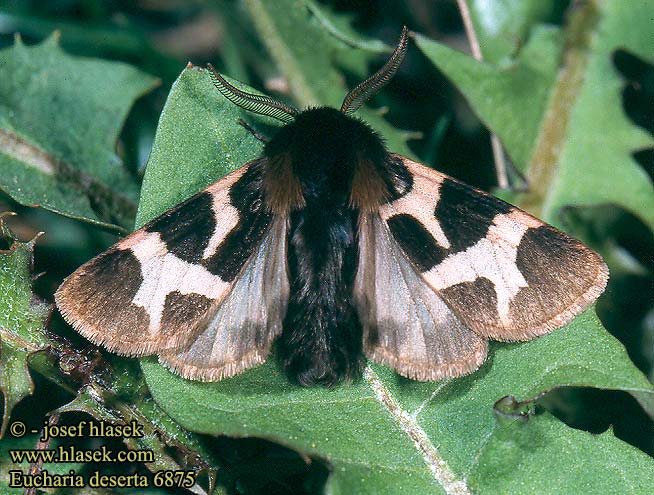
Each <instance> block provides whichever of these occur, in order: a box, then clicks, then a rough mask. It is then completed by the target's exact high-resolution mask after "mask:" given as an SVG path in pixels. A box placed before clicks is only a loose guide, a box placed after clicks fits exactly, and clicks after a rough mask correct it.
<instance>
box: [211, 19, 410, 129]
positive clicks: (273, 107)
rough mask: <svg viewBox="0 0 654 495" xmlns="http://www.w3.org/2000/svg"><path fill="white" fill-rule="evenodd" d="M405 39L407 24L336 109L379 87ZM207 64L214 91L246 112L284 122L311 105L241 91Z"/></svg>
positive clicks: (400, 56) (349, 108)
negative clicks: (377, 64)
mask: <svg viewBox="0 0 654 495" xmlns="http://www.w3.org/2000/svg"><path fill="white" fill-rule="evenodd" d="M408 42H409V32H408V30H407V27H406V26H404V28H403V29H402V36H401V37H400V41H399V42H398V44H397V46H396V47H395V50H394V51H393V54H392V55H391V56H390V58H389V59H388V60H387V61H386V63H385V64H384V66H383V67H382V68H381V69H379V70H378V71H377V72H375V73H374V74H373V75H372V76H370V77H369V78H368V79H366V80H365V81H363V82H361V83H359V85H357V86H356V87H355V88H354V89H353V90H352V91H350V92H349V93H348V94H347V96H346V97H345V99H344V100H343V104H342V105H341V110H340V113H341V114H343V115H349V114H352V113H354V112H356V111H357V110H358V109H359V108H361V107H362V106H363V104H364V103H365V102H366V101H368V100H369V99H370V98H372V97H373V96H374V95H375V94H377V92H379V90H380V89H381V88H383V87H384V86H385V85H386V84H388V82H389V81H390V80H391V78H392V77H393V76H394V75H395V73H396V72H397V70H398V69H399V67H400V65H401V64H402V61H403V60H404V56H405V55H406V50H407V46H408ZM207 68H208V69H209V72H210V74H211V78H212V80H213V83H214V85H215V86H216V88H218V91H220V92H221V93H222V95H223V96H225V97H226V98H227V99H228V100H229V101H231V102H232V103H235V104H236V105H238V106H239V107H241V108H244V109H245V110H249V111H250V112H254V113H258V114H261V115H266V116H268V117H272V118H275V119H277V120H281V121H282V122H285V123H290V122H293V121H295V120H296V119H297V118H298V116H300V115H304V114H306V113H308V112H311V111H312V110H313V109H308V110H305V111H304V112H300V111H299V110H298V109H297V108H295V107H293V106H291V105H287V104H285V103H282V102H280V101H277V100H275V99H273V98H270V97H269V96H263V95H256V94H253V93H247V92H245V91H241V90H240V89H238V88H237V87H235V86H234V85H232V84H230V83H229V82H227V80H226V79H225V78H224V77H222V76H221V75H220V73H219V72H218V71H216V69H214V68H213V66H212V65H211V64H207Z"/></svg>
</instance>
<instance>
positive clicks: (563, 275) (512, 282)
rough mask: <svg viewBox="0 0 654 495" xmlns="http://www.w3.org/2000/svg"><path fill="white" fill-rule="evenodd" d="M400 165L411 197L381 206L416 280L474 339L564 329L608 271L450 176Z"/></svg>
mask: <svg viewBox="0 0 654 495" xmlns="http://www.w3.org/2000/svg"><path fill="white" fill-rule="evenodd" d="M394 157H395V158H397V159H401V160H402V161H403V163H404V165H405V166H406V167H407V170H408V171H409V172H410V174H411V175H412V177H413V184H412V188H411V190H410V191H409V192H408V193H407V194H405V195H404V196H402V197H400V198H399V199H396V200H394V201H392V202H390V203H388V204H385V205H383V206H382V207H381V208H380V215H381V218H382V219H383V221H384V222H385V223H386V225H387V227H388V229H389V230H390V232H391V234H392V236H393V238H394V240H395V241H396V242H397V243H398V244H399V246H400V247H401V249H402V251H403V252H404V254H405V255H406V257H407V258H408V259H409V261H410V262H411V263H412V265H413V266H414V267H415V268H416V270H417V271H418V273H419V274H420V275H421V277H422V279H423V280H424V281H425V282H426V283H427V284H428V285H429V287H431V288H432V289H433V290H434V291H435V292H436V293H437V294H438V296H439V297H440V298H442V300H443V301H444V302H445V304H446V305H447V306H448V307H449V308H450V309H451V310H452V311H453V312H454V314H455V315H456V317H457V318H459V319H460V320H461V322H462V323H463V324H465V325H466V326H467V327H468V328H470V329H472V330H473V331H474V332H475V333H476V334H477V335H479V336H481V337H484V338H490V339H494V340H502V341H523V340H529V339H531V338H533V337H535V336H538V335H542V334H545V333H547V332H550V331H551V330H554V329H555V328H558V327H561V326H563V325H565V324H566V323H568V322H569V321H570V320H571V319H572V318H574V317H575V316H576V315H578V314H579V313H580V312H581V311H583V310H584V309H585V308H586V307H587V306H589V305H590V304H591V303H592V302H593V301H595V299H597V297H598V296H599V295H600V294H601V293H602V291H603V290H604V288H605V286H606V282H607V279H608V269H607V267H606V265H605V264H604V262H603V261H602V258H601V257H600V256H599V255H597V254H596V253H594V252H593V251H591V250H590V249H588V248H587V247H586V246H584V245H583V244H582V243H581V242H579V241H578V240H576V239H574V238H572V237H570V236H568V235H566V234H564V233H563V232H560V231H559V230H557V229H555V228H554V227H552V226H550V225H547V224H545V223H543V222H541V221H540V220H538V219H536V218H534V217H533V216H531V215H529V214H528V213H525V212H524V211H522V210H520V209H518V208H516V207H514V206H512V205H510V204H508V203H505V202H504V201H501V200H499V199H497V198H495V197H493V196H491V195H489V194H486V193H484V192H482V191H479V190H477V189H474V188H472V187H470V186H467V185H465V184H462V183H460V182H458V181H456V180H454V179H452V178H451V177H448V176H446V175H444V174H441V173H439V172H437V171H435V170H433V169H430V168H428V167H425V166H424V165H420V164H419V163H416V162H413V161H411V160H409V159H407V158H403V157H399V156H395V155H394Z"/></svg>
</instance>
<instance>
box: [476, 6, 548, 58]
mask: <svg viewBox="0 0 654 495" xmlns="http://www.w3.org/2000/svg"><path fill="white" fill-rule="evenodd" d="M465 1H466V3H467V4H468V8H469V9H470V16H471V18H472V23H473V26H474V29H475V33H476V35H477V39H478V41H479V48H480V49H481V53H482V57H483V59H484V60H485V61H486V62H489V63H491V64H497V65H501V64H503V63H507V64H510V63H511V62H512V60H511V59H512V57H513V55H514V54H515V53H516V52H517V51H518V50H519V49H520V47H521V46H522V45H524V44H525V43H524V42H525V40H526V39H527V38H528V36H529V33H530V30H531V28H532V26H533V25H534V24H537V23H539V22H544V21H546V20H548V19H549V18H550V17H552V14H554V13H555V12H556V9H557V8H558V7H559V5H557V4H559V2H557V1H556V0H495V1H493V2H488V1H486V0H465Z"/></svg>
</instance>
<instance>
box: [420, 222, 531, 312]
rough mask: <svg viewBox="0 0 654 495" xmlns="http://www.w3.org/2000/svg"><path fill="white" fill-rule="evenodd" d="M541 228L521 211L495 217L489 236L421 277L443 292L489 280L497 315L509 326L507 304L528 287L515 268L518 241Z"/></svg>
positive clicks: (450, 256) (452, 255)
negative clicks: (457, 286) (493, 289)
mask: <svg viewBox="0 0 654 495" xmlns="http://www.w3.org/2000/svg"><path fill="white" fill-rule="evenodd" d="M540 225H542V223H541V222H539V221H538V220H536V219H534V218H532V217H530V216H529V215H526V214H524V213H522V212H520V211H517V210H516V211H512V212H510V213H507V214H501V215H496V216H495V218H494V219H493V224H492V225H491V226H490V228H489V229H488V234H487V235H486V237H484V238H483V239H481V240H479V241H478V242H477V243H476V244H475V245H474V246H471V247H470V248H468V249H466V250H465V251H461V252H458V253H454V254H451V255H449V256H448V257H447V258H445V260H443V261H442V262H441V263H439V264H438V265H436V266H434V267H433V268H432V269H431V270H429V271H428V272H426V273H425V274H424V277H425V278H426V279H427V281H428V282H429V284H430V285H431V286H432V287H433V288H434V290H442V289H446V288H448V287H452V286H453V285H456V284H460V283H463V282H474V281H475V280H476V279H478V278H482V277H483V278H486V279H488V280H490V281H491V282H492V283H493V285H494V287H495V293H496V295H497V312H498V315H499V317H500V320H501V321H502V323H504V324H508V323H510V319H509V304H510V303H511V301H512V300H513V298H514V297H515V296H516V294H517V293H518V292H519V291H520V289H521V288H523V287H527V286H528V285H529V284H528V283H527V281H526V280H525V278H524V277H523V275H522V273H521V272H520V270H519V269H518V266H517V265H516V256H517V253H518V246H519V245H520V240H521V239H522V237H523V236H524V234H525V232H527V230H528V229H529V228H530V227H538V226H540Z"/></svg>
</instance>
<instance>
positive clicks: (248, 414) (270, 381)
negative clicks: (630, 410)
mask: <svg viewBox="0 0 654 495" xmlns="http://www.w3.org/2000/svg"><path fill="white" fill-rule="evenodd" d="M142 367H143V369H144V372H145V375H146V380H147V382H148V386H149V388H150V391H151V392H152V394H153V396H154V397H155V399H156V401H157V402H158V403H159V404H160V405H161V406H162V407H163V408H164V409H165V410H166V411H167V412H168V413H169V414H171V415H172V416H173V418H175V419H176V420H177V421H179V422H180V423H181V424H182V425H183V426H184V427H185V428H188V429H191V430H194V431H199V432H203V433H213V434H228V435H236V436H261V437H265V438H268V439H271V440H274V441H277V442H279V443H282V444H284V445H286V446H289V447H292V448H295V449H297V450H299V451H300V452H302V453H304V454H306V455H314V456H317V457H320V458H322V459H326V460H327V461H329V462H330V464H331V465H332V477H331V478H330V481H329V483H330V487H331V489H332V490H333V491H334V493H364V494H365V493H380V492H383V493H402V492H403V490H404V491H405V490H406V486H411V493H414V494H422V493H443V492H449V493H453V492H454V490H455V489H457V487H458V489H459V490H461V492H460V493H466V491H465V487H466V480H467V479H469V478H470V476H471V475H472V474H474V473H476V472H478V471H479V470H481V469H486V467H485V464H484V463H482V461H480V460H479V459H480V456H481V455H483V454H484V452H485V451H486V449H487V448H488V447H487V446H488V444H489V442H493V441H495V439H496V438H498V439H499V440H498V441H500V440H502V439H503V438H505V437H506V435H504V433H503V431H504V430H503V429H504V426H503V424H502V423H498V422H497V421H496V419H495V417H494V415H493V404H494V402H495V401H496V400H497V399H499V398H500V397H503V396H505V395H509V394H513V395H517V396H518V397H522V398H532V397H536V396H538V395H539V394H540V393H542V392H544V391H547V390H550V389H551V388H553V387H557V386H564V385H571V386H572V385H574V386H595V387H601V388H611V389H623V390H629V391H630V392H632V393H633V392H638V393H639V394H641V395H642V396H644V397H645V398H646V400H648V401H649V404H650V406H651V403H652V397H654V393H653V390H652V386H651V384H649V382H648V381H647V380H646V378H645V377H644V376H643V375H642V374H641V373H640V372H639V371H638V370H636V369H635V368H634V367H633V365H631V364H630V362H629V360H628V358H627V356H626V353H625V351H624V349H623V348H622V346H621V345H620V344H619V343H618V342H617V341H616V340H615V339H613V338H612V337H611V336H609V335H608V334H607V333H606V332H604V331H603V330H602V329H601V326H600V324H599V322H598V321H597V319H596V317H595V316H594V315H593V313H592V312H590V311H589V312H586V313H585V314H584V315H583V316H582V317H580V318H577V319H576V320H575V321H574V322H573V323H571V324H570V325H568V326H567V327H566V328H564V329H561V330H558V331H557V332H555V333H554V334H551V335H547V336H545V337H541V338H539V339H537V340H534V341H532V342H529V343H525V344H513V345H497V344H496V345H494V346H493V347H492V350H491V354H490V358H489V360H488V361H487V363H486V364H485V365H484V366H482V368H481V370H479V371H478V372H476V373H474V374H473V375H470V376H468V377H464V378H460V379H456V380H450V381H443V382H439V383H418V382H413V381H411V380H406V379H403V378H401V377H398V376H397V375H396V374H395V373H393V372H392V371H391V370H388V369H386V368H384V367H382V366H378V365H373V366H372V367H370V368H368V369H367V370H366V372H365V375H364V378H363V379H361V380H359V381H357V382H356V383H354V384H352V385H343V386H340V387H336V388H334V389H329V390H326V389H322V388H312V389H303V388H299V387H296V386H293V385H291V384H290V383H289V382H288V380H287V378H286V377H285V375H284V374H283V373H281V372H280V370H279V369H278V366H277V365H276V362H275V361H274V358H271V359H270V360H269V362H268V363H267V364H266V365H264V366H261V367H258V368H255V369H253V370H250V371H247V372H245V373H244V374H242V375H240V376H237V377H234V378H232V379H228V380H224V381H222V382H218V383H199V382H190V381H188V380H184V379H182V378H180V377H178V376H176V375H173V374H172V373H170V372H169V371H167V370H166V369H165V368H163V367H161V366H160V365H158V364H157V363H156V361H155V360H154V359H152V360H147V361H143V362H142ZM503 435H504V436H503ZM558 435H559V438H558V441H559V442H573V441H574V442H579V441H581V442H583V441H584V439H586V440H589V439H590V438H592V437H590V436H587V437H584V438H582V439H579V438H577V436H576V432H575V430H573V429H571V428H567V427H565V426H563V425H561V426H560V427H559V428H558ZM516 442H518V443H517V444H516V445H515V449H516V451H515V452H513V453H512V455H506V456H504V457H503V458H502V459H501V460H498V461H495V463H496V464H497V463H501V465H502V469H503V470H504V471H507V470H510V469H517V467H518V466H517V463H516V459H519V458H520V456H519V449H520V448H521V446H520V445H519V439H516ZM579 448H580V450H581V451H582V453H584V454H585V456H582V455H581V454H580V457H579V458H578V459H577V462H578V463H579V464H580V465H586V464H587V463H591V462H592V461H593V459H594V454H593V451H592V449H590V448H588V446H584V445H583V443H582V445H580V446H579ZM606 448H607V451H606V455H608V456H619V455H620V453H621V452H622V451H623V450H624V448H625V446H624V444H622V442H619V441H614V442H613V443H612V445H610V446H607V447H606ZM647 459H648V460H647V462H641V463H640V464H637V465H634V466H630V465H629V466H627V467H625V469H628V470H630V473H629V474H630V477H638V476H641V477H642V476H645V475H647V473H649V470H651V469H652V468H653V466H654V461H653V460H652V459H649V458H647ZM538 462H541V463H542V462H543V460H542V459H540V461H536V460H535V461H534V463H535V464H537V463H538ZM648 463H649V464H648ZM643 464H645V465H647V466H648V467H647V470H644V469H643V468H642V466H643ZM589 465H592V464H589ZM488 482H489V483H492V482H493V480H492V479H491V480H489V481H488ZM618 482H619V481H616V483H618ZM541 483H544V480H542V479H541ZM622 486H627V485H622ZM469 488H472V487H469ZM636 493H638V492H636ZM642 493H647V492H642Z"/></svg>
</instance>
